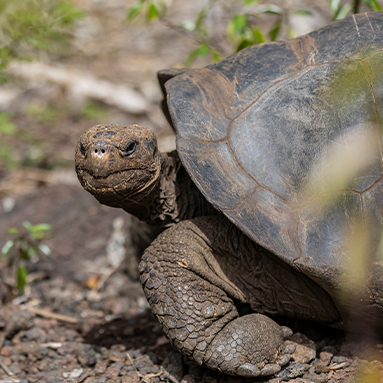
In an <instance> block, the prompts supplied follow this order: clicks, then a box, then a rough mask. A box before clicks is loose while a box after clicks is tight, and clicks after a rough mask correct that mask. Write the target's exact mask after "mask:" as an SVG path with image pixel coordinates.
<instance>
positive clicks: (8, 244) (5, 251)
mask: <svg viewBox="0 0 383 383" xmlns="http://www.w3.org/2000/svg"><path fill="white" fill-rule="evenodd" d="M15 244H16V240H15V239H9V240H8V241H7V242H5V245H4V246H3V248H2V249H1V255H2V257H3V258H7V257H8V255H9V254H10V253H11V251H12V249H13V248H14V247H15Z"/></svg>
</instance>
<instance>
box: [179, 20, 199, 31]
mask: <svg viewBox="0 0 383 383" xmlns="http://www.w3.org/2000/svg"><path fill="white" fill-rule="evenodd" d="M182 28H183V29H186V30H187V31H194V30H195V28H196V26H195V23H193V21H190V20H185V21H183V22H182Z"/></svg>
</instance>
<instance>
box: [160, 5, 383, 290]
mask: <svg viewBox="0 0 383 383" xmlns="http://www.w3.org/2000/svg"><path fill="white" fill-rule="evenodd" d="M382 68H383V12H373V13H364V14H357V15H352V16H350V17H348V18H346V19H343V20H341V21H336V22H334V23H332V24H330V25H328V26H326V27H324V28H322V29H319V30H317V31H315V32H312V33H310V34H308V35H305V36H302V37H299V38H297V39H294V40H290V41H285V42H274V43H266V44H260V45H255V46H252V47H250V48H247V49H245V50H243V51H241V52H239V53H237V54H235V55H233V56H231V57H229V58H227V59H225V60H223V61H221V62H219V63H216V64H212V65H209V66H207V67H205V68H202V69H197V70H189V71H187V72H185V73H183V74H180V75H177V76H175V77H174V78H172V79H171V80H169V81H167V82H166V84H165V86H166V90H167V94H168V107H169V111H170V115H171V117H172V121H173V123H174V126H175V129H176V132H177V149H178V152H179V155H180V157H181V160H182V162H183V164H184V166H185V167H186V169H187V171H188V172H189V174H190V176H191V177H192V179H193V180H194V182H195V183H196V185H197V186H198V187H199V188H200V190H201V192H202V193H203V194H204V195H205V197H206V198H207V199H208V200H209V201H210V202H211V203H212V204H213V205H214V206H215V207H216V208H217V209H219V210H221V211H222V212H223V213H224V214H225V215H226V216H227V217H228V218H229V219H230V220H232V221H233V222H234V223H235V224H236V225H237V226H238V227H239V228H241V229H242V231H243V232H245V233H246V234H247V235H248V236H250V237H251V238H252V239H253V240H254V241H256V242H257V243H259V244H261V245H263V246H264V247H266V248H268V249H269V250H271V251H273V252H274V253H276V254H278V255H279V256H280V257H281V258H283V259H284V260H285V261H286V262H288V263H290V264H292V265H294V266H295V267H297V268H300V269H302V270H304V271H306V272H308V273H310V274H311V275H318V276H319V277H320V279H322V280H323V278H325V279H326V280H327V281H328V283H329V284H331V283H333V279H334V273H333V272H334V271H335V272H338V271H339V270H340V267H341V266H343V265H344V264H345V263H347V259H349V258H350V252H349V251H348V249H349V246H350V236H351V238H352V236H353V235H355V234H358V233H359V232H360V230H359V229H360V227H364V228H366V227H367V226H366V225H367V221H368V222H369V223H370V225H371V228H369V229H368V235H369V237H368V242H369V245H371V246H374V245H377V243H378V242H379V240H380V234H381V232H382V229H383V226H382V223H383V181H382V174H383V166H382V153H383V147H382V136H381V127H382V118H383V117H382V116H383V69H382ZM366 143H368V145H370V146H368V149H367V150H366V145H367V144H366ZM350 148H351V149H352V150H351V155H350ZM359 149H360V150H359ZM342 153H345V154H342ZM353 153H354V154H353ZM342 158H343V159H346V161H345V162H344V163H342V164H341V165H339V161H340V160H341V159H342ZM355 158H357V160H356V161H355ZM334 161H335V162H336V163H334ZM337 167H339V172H338V173H337V172H336V171H335V170H336V169H337ZM332 173H334V175H332ZM342 175H348V177H346V178H345V180H344V181H342V182H340V183H339V185H338V184H337V183H336V182H335V183H333V184H332V183H331V182H333V181H334V180H335V181H337V180H341V176H342ZM313 180H314V181H313ZM318 180H319V181H318ZM321 180H322V181H323V180H324V181H323V182H321ZM370 234H371V235H370ZM372 251H374V249H372ZM376 262H377V264H376V265H377V267H379V270H381V269H380V267H381V266H379V265H380V263H381V262H380V263H379V262H378V260H376ZM378 263H379V265H378ZM326 270H327V271H326ZM327 272H330V274H329V275H330V276H327V277H326V273H327ZM382 274H383V273H380V275H382Z"/></svg>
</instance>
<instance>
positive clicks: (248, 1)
mask: <svg viewBox="0 0 383 383" xmlns="http://www.w3.org/2000/svg"><path fill="white" fill-rule="evenodd" d="M244 2H245V5H246V7H250V6H251V5H253V4H254V3H257V2H258V0H244Z"/></svg>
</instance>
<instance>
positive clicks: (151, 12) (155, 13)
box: [147, 1, 160, 20]
mask: <svg viewBox="0 0 383 383" xmlns="http://www.w3.org/2000/svg"><path fill="white" fill-rule="evenodd" d="M159 15H160V13H159V10H158V8H157V4H156V3H155V2H153V1H151V2H150V4H149V9H148V14H147V17H148V20H154V19H158V17H159Z"/></svg>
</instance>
